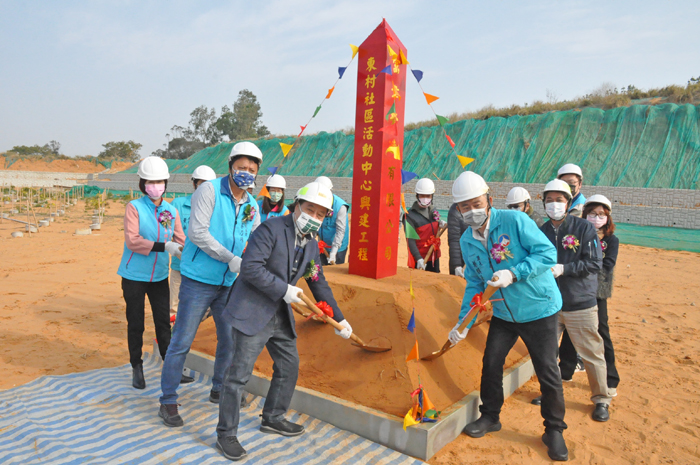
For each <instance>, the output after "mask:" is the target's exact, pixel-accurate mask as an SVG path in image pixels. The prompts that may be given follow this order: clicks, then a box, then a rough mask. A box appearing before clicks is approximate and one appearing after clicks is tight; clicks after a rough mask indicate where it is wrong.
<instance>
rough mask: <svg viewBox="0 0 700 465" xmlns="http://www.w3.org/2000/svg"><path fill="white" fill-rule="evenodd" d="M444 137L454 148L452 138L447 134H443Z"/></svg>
mask: <svg viewBox="0 0 700 465" xmlns="http://www.w3.org/2000/svg"><path fill="white" fill-rule="evenodd" d="M445 137H447V142H449V143H450V145H451V146H452V148H455V142H454V141H453V140H452V138H451V137H450V136H448V135H447V134H445Z"/></svg>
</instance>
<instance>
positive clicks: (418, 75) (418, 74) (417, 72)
mask: <svg viewBox="0 0 700 465" xmlns="http://www.w3.org/2000/svg"><path fill="white" fill-rule="evenodd" d="M411 72H412V73H413V76H414V77H415V78H416V81H418V82H420V80H421V79H423V71H421V70H419V69H412V70H411Z"/></svg>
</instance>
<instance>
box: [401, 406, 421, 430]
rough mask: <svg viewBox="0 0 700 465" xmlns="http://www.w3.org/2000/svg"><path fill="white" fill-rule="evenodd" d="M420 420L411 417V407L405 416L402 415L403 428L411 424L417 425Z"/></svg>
mask: <svg viewBox="0 0 700 465" xmlns="http://www.w3.org/2000/svg"><path fill="white" fill-rule="evenodd" d="M419 424H420V421H416V420H414V419H413V409H411V410H409V411H408V413H407V414H406V416H405V417H403V430H404V431H406V428H408V427H409V426H413V425H419Z"/></svg>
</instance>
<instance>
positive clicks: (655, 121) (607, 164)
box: [125, 103, 700, 189]
mask: <svg viewBox="0 0 700 465" xmlns="http://www.w3.org/2000/svg"><path fill="white" fill-rule="evenodd" d="M445 130H446V131H447V134H449V135H450V137H451V138H452V139H453V140H454V142H455V143H456V145H455V150H456V152H457V153H458V154H460V155H464V156H468V157H471V158H474V159H476V161H474V162H473V163H471V164H470V165H468V169H470V170H472V171H475V172H477V173H479V174H481V175H483V176H484V177H485V178H486V180H487V181H495V182H522V183H545V182H547V181H549V180H551V179H552V178H553V177H555V175H556V170H557V169H558V168H559V167H560V166H561V165H563V164H564V163H569V162H571V163H577V164H579V165H580V166H581V167H582V168H583V171H584V175H585V177H586V184H588V185H599V186H621V187H658V188H670V189H698V177H699V176H700V106H696V105H691V104H685V105H676V104H673V103H666V104H662V105H655V106H650V105H633V106H630V107H620V108H615V109H612V110H600V109H596V108H584V109H582V110H578V109H576V110H570V111H561V112H550V113H546V114H541V115H530V116H512V117H509V118H500V117H495V118H490V119H487V120H461V121H456V122H454V123H449V124H446V125H445ZM354 140H355V136H354V135H345V134H343V133H342V132H335V133H332V134H329V133H325V132H321V133H319V134H316V135H313V136H304V137H302V138H301V140H300V141H299V142H297V145H296V146H295V148H294V149H293V150H292V152H291V153H290V154H289V156H288V159H287V160H286V161H285V163H284V166H283V167H282V168H281V169H280V171H279V173H280V174H282V175H285V174H286V175H289V176H316V175H321V174H323V175H326V176H341V177H342V176H352V160H353V144H354ZM293 141H294V138H293V137H288V138H279V139H269V140H257V141H254V142H255V143H256V144H257V145H258V146H259V147H260V149H261V150H262V152H263V154H264V163H263V171H262V172H264V173H265V172H266V168H268V167H272V166H279V164H280V161H281V160H282V158H283V157H282V152H281V149H280V146H279V143H280V142H284V143H287V144H291V143H292V142H293ZM231 146H232V143H223V144H219V145H217V146H215V147H209V148H206V149H204V150H202V151H200V152H197V153H196V154H194V155H192V156H191V157H190V158H187V159H186V160H167V161H168V166H169V167H170V169H171V171H172V172H173V173H191V172H192V171H193V170H194V169H195V168H196V167H197V166H199V165H202V164H206V165H209V166H211V167H212V168H213V169H214V170H215V171H216V172H217V173H225V172H226V171H227V158H228V154H229V153H230V151H231ZM403 158H404V165H403V168H404V169H405V170H407V171H413V172H415V173H417V174H418V175H419V176H421V177H424V176H425V177H432V178H435V177H437V178H439V179H454V178H456V177H457V176H458V175H459V173H460V172H462V170H463V169H462V167H461V166H460V164H459V162H458V161H457V158H456V157H455V156H454V153H453V151H452V149H451V148H450V146H449V144H448V142H447V140H446V138H445V137H444V134H443V132H442V129H441V128H440V127H439V126H433V127H424V128H418V129H414V130H411V131H406V133H405V139H404V154H403ZM125 172H130V173H135V172H136V167H133V168H130V169H129V170H127V171H125Z"/></svg>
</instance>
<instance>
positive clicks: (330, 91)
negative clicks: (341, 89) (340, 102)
mask: <svg viewBox="0 0 700 465" xmlns="http://www.w3.org/2000/svg"><path fill="white" fill-rule="evenodd" d="M334 90H335V86H333V87H331V88H330V89H328V95H326V99H329V98H331V95H333V91H334ZM314 116H316V115H314Z"/></svg>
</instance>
